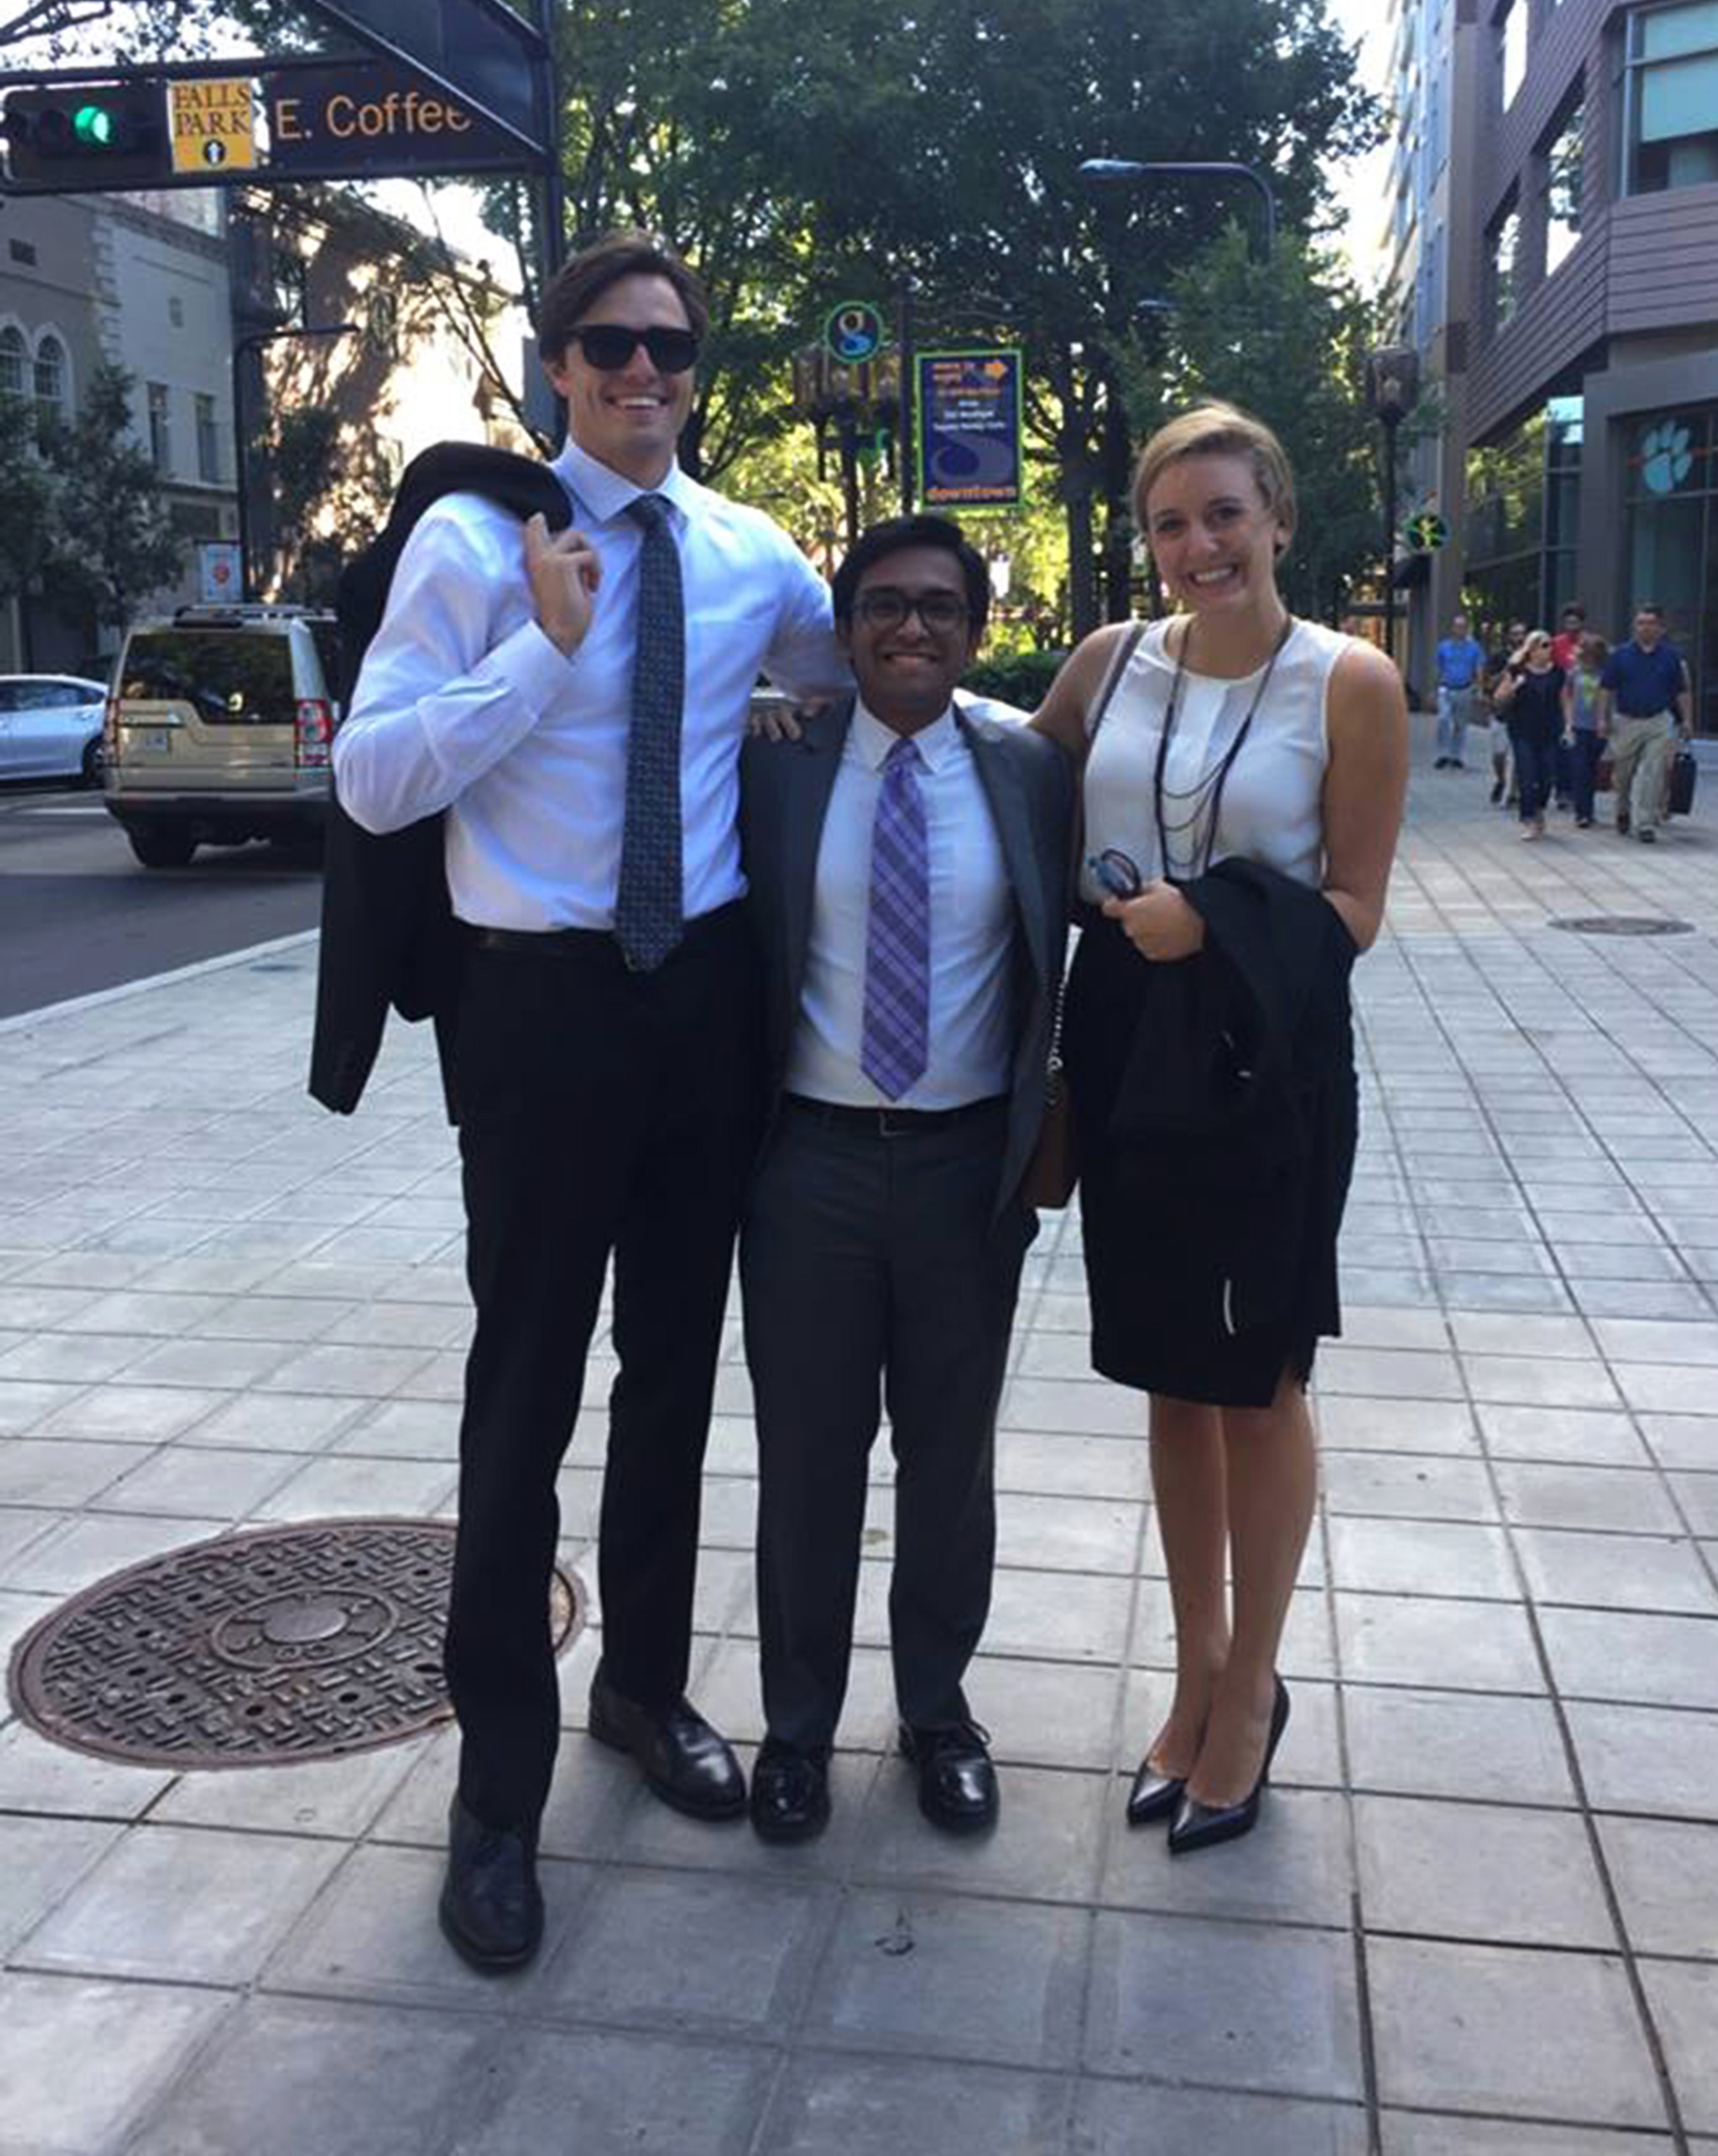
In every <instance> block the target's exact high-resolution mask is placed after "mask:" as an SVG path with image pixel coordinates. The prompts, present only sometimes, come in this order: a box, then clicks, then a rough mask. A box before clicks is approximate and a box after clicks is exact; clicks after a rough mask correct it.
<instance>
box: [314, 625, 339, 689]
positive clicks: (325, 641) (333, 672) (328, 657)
mask: <svg viewBox="0 0 1718 2156" xmlns="http://www.w3.org/2000/svg"><path fill="white" fill-rule="evenodd" d="M310 635H311V636H312V637H313V638H314V640H315V642H316V656H317V657H318V658H319V659H320V660H321V661H322V673H323V694H324V696H334V695H336V694H337V693H338V692H339V686H340V632H339V624H338V623H337V622H312V623H311V624H310Z"/></svg>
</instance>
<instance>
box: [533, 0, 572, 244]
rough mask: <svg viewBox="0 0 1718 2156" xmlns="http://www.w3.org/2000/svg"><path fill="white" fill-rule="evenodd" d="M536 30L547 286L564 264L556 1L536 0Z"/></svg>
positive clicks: (542, 238) (542, 231)
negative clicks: (543, 155) (543, 154)
mask: <svg viewBox="0 0 1718 2156" xmlns="http://www.w3.org/2000/svg"><path fill="white" fill-rule="evenodd" d="M535 11H536V29H537V35H538V36H539V37H540V38H542V40H543V46H544V52H543V58H542V60H541V62H540V63H539V68H538V76H537V96H538V98H539V100H540V101H541V104H542V108H543V111H542V124H543V140H544V143H546V144H547V147H548V157H547V161H546V162H545V164H544V168H543V182H542V186H541V188H540V189H539V191H538V203H539V205H540V206H539V221H540V226H541V229H540V231H539V233H538V234H537V275H538V277H539V278H540V279H541V280H542V283H543V285H544V286H547V285H548V284H549V282H550V279H551V278H552V277H553V276H554V274H555V272H556V271H557V270H558V269H559V268H560V266H561V264H563V263H564V262H565V260H566V181H565V175H564V173H563V172H562V169H561V67H560V62H559V60H558V59H557V58H556V55H555V24H554V15H555V0H536V10H535Z"/></svg>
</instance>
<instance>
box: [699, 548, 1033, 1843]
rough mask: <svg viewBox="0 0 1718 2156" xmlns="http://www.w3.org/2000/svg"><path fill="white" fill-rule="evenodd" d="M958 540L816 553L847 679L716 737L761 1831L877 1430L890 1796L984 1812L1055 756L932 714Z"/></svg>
mask: <svg viewBox="0 0 1718 2156" xmlns="http://www.w3.org/2000/svg"><path fill="white" fill-rule="evenodd" d="M988 602H989V581H988V575H987V569H986V566H985V563H984V561H983V559H982V558H981V557H980V555H979V554H978V553H977V552H976V551H975V550H974V549H973V548H972V547H971V546H970V545H969V544H968V543H967V542H966V541H965V540H964V539H963V538H962V536H961V534H960V530H959V527H958V526H957V525H956V524H954V523H951V522H950V521H949V520H947V519H946V518H942V517H936V516H920V517H901V518H897V519H894V520H892V521H890V522H888V523H886V524H878V525H874V526H873V527H872V529H871V530H870V531H868V532H867V533H866V534H865V535H863V537H861V539H860V540H859V542H858V544H857V545H856V546H855V547H853V549H852V550H851V551H850V552H849V554H848V556H847V558H846V560H845V561H844V562H843V563H842V565H841V567H840V569H839V571H838V572H837V573H836V580H835V611H836V628H837V631H838V633H839V635H840V637H841V640H842V642H843V644H844V645H845V647H846V648H847V650H848V652H849V655H850V656H851V660H852V665H853V674H854V678H855V680H856V681H857V683H858V689H859V693H858V697H857V699H854V698H852V697H848V698H847V699H845V700H844V701H842V702H840V703H837V704H834V705H831V706H830V707H829V708H828V709H827V710H825V711H822V712H820V713H819V714H818V715H817V716H816V717H815V718H814V719H813V720H812V722H811V724H810V725H809V726H808V727H807V729H806V732H805V735H804V737H803V739H802V740H800V741H799V742H797V743H795V744H793V745H792V746H776V745H775V744H773V743H770V742H766V741H761V740H760V741H756V742H753V743H751V744H750V745H749V746H747V748H746V762H745V787H744V808H743V828H744V833H745V840H746V874H747V877H748V879H749V881H750V885H751V895H750V900H749V903H750V905H751V907H752V910H753V912H754V915H755V916H756V919H757V921H758V926H759V929H760V933H761V941H762V942H763V945H764V948H765V951H766V954H767V987H768V1010H769V1053H770V1093H771V1103H772V1109H773V1123H772V1127H771V1132H770V1138H769V1143H768V1146H767V1149H766V1151H765V1153H764V1156H763V1161H762V1165H761V1170H760V1173H759V1177H758V1181H757V1184H756V1186H755V1188H754V1190H753V1192H752V1195H751V1197H750V1199H748V1201H747V1207H746V1224H745V1227H744V1229H743V1231H742V1236H741V1246H740V1277H741V1284H742V1288H743V1289H744V1293H745V1304H746V1360H747V1362H748V1363H749V1364H750V1365H751V1373H752V1383H753V1387H754V1390H755V1393H756V1397H757V1411H758V1450H759V1477H760V1480H759V1511H758V1613H759V1631H760V1635H761V1652H762V1665H763V1704H764V1713H765V1717H766V1720H767V1722H768V1725H769V1733H768V1736H767V1738H766V1739H765V1741H764V1744H763V1748H762V1750H761V1753H760V1754H759V1757H758V1763H757V1765H756V1767H755V1768H754V1770H753V1772H752V1789H751V1817H752V1823H753V1825H754V1827H755V1828H756V1829H757V1831H758V1832H759V1833H760V1834H761V1835H762V1836H763V1837H764V1838H765V1839H766V1840H771V1841H797V1840H803V1839H805V1838H806V1837H808V1836H810V1835H813V1834H816V1833H819V1832H821V1831H822V1828H823V1826H824V1825H825V1823H826V1822H827V1820H828V1817H829V1803H830V1797H829V1763H830V1749H831V1745H832V1743H833V1741H834V1738H835V1732H836V1721H837V1718H838V1717H839V1714H840V1711H841V1704H842V1698H843V1696H844V1694H845V1691H846V1687H847V1674H848V1662H849V1656H850V1652H851V1644H852V1628H853V1609H854V1601H855V1595H856V1591H857V1588H858V1584H859V1557H860V1538H861V1532H862V1529H863V1526H864V1518H865V1501H866V1481H867V1461H868V1458H869V1454H870V1448H871V1444H872V1441H873V1440H874V1439H875V1438H876V1435H877V1425H878V1412H879V1407H880V1400H881V1398H882V1397H886V1399H887V1401H888V1407H889V1414H890V1420H891V1423H892V1425H893V1428H892V1431H891V1437H892V1441H893V1447H894V1452H895V1458H896V1483H895V1529H894V1534H895V1551H894V1555H895V1561H894V1569H893V1574H892V1577H891V1582H890V1591H889V1633H890V1640H891V1645H892V1648H893V1654H894V1672H895V1696H896V1703H897V1707H898V1709H899V1712H900V1736H899V1742H900V1748H901V1750H902V1752H903V1753H904V1754H905V1756H907V1757H908V1758H909V1759H910V1760H911V1761H912V1765H913V1766H914V1768H915V1769H916V1772H917V1776H918V1800H919V1806H920V1809H921V1810H922V1811H923V1812H924V1814H925V1815H926V1817H927V1818H928V1819H929V1820H930V1821H931V1823H932V1824H933V1825H934V1826H938V1827H941V1828H943V1829H945V1830H948V1831H951V1832H966V1831H971V1830H974V1829H981V1828H983V1827H986V1826H987V1825H988V1824H989V1822H990V1821H991V1820H992V1819H993V1818H994V1817H996V1812H997V1787H996V1777H995V1773H994V1772H993V1770H992V1767H991V1763H990V1759H989V1756H988V1753H987V1746H986V1740H985V1733H984V1731H983V1730H982V1729H981V1728H980V1727H979V1726H978V1725H977V1724H976V1723H975V1722H974V1721H973V1719H972V1714H971V1712H970V1711H969V1709H968V1704H967V1698H966V1694H965V1692H964V1690H963V1688H962V1680H963V1679H964V1677H965V1674H966V1668H967V1665H968V1663H969V1661H970V1660H971V1658H972V1652H973V1650H974V1649H975V1647H976V1646H977V1644H978V1638H979V1635H980V1634H981V1632H982V1631H983V1629H984V1622H985V1617H986V1614H987V1610H988V1607H989V1601H990V1575H991V1567H992V1561H993V1559H994V1554H995V1542H996V1517H995V1498H994V1493H993V1476H992V1460H991V1455H992V1447H993V1441H994V1436H995V1426H996V1411H997V1406H998V1402H999V1400H1000V1398H1001V1394H1002V1371H1003V1364H1004V1360H1005V1357H1006V1354H1007V1347H1008V1334H1009V1328H1010V1325H1011V1323H1012V1321H1013V1318H1014V1306H1015V1297H1016V1293H1017V1288H1018V1285H1019V1277H1020V1261H1021V1259H1022V1258H1023V1257H1024V1256H1025V1253H1026V1247H1027V1244H1029V1243H1030V1242H1031V1241H1032V1234H1033V1232H1034V1230H1035V1228H1036V1219H1035V1216H1034V1214H1032V1210H1031V1208H1030V1207H1029V1206H1028V1205H1027V1203H1026V1201H1025V1199H1024V1198H1023V1197H1022V1194H1021V1184H1022V1179H1023V1177H1024V1175H1025V1172H1026V1168H1027V1166H1028V1163H1029V1162H1030V1160H1031V1157H1032V1148H1033V1144H1034V1141H1035V1140H1036V1138H1037V1135H1038V1127H1039V1123H1040V1121H1041V1119H1042V1116H1043V1112H1044V1082H1045V1067H1046V1063H1047V1059H1048V1051H1049V1045H1050V1032H1051V1020H1052V1014H1053V1012H1054V1009H1055V1001H1056V988H1057V984H1058V983H1059V982H1060V980H1061V978H1062V942H1063V935H1064V913H1065V902H1066V877H1067V845H1068V829H1067V826H1068V814H1069V807H1070V802H1071V798H1072V780H1071V776H1070V772H1069V769H1068V766H1067V763H1066V760H1065V759H1064V757H1063V755H1062V751H1061V750H1060V749H1059V748H1058V747H1056V746H1055V745H1054V744H1053V743H1052V742H1051V741H1050V740H1049V739H1048V737H1047V735H1044V734H1038V733H1031V732H1028V731H1026V729H1025V728H1023V727H1019V726H1009V725H1005V724H1002V723H999V722H998V721H996V720H994V719H990V718H987V717H985V716H980V715H978V714H974V713H971V712H961V711H957V708H956V706H955V703H954V701H953V698H954V691H955V686H956V684H957V682H958V680H959V679H960V676H961V674H962V672H963V671H965V669H966V667H967V666H968V664H969V663H970V662H971V660H972V656H973V655H974V653H975V652H976V651H977V649H978V643H979V639H980V638H981V636H982V635H983V633H984V626H985V616H986V612H987V608H988Z"/></svg>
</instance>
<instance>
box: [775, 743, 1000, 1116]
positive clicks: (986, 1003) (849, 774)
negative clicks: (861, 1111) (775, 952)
mask: <svg viewBox="0 0 1718 2156" xmlns="http://www.w3.org/2000/svg"><path fill="white" fill-rule="evenodd" d="M897 738H898V737H897V735H896V734H895V733H894V732H893V731H891V730H890V729H889V728H888V727H886V726H884V725H883V723H882V720H881V719H879V718H877V717H874V716H873V715H872V714H871V713H870V712H868V711H867V709H866V708H865V705H864V703H863V702H859V703H856V704H855V705H854V707H853V718H852V724H851V727H850V728H849V729H848V734H847V742H846V745H845V746H844V748H843V750H842V753H841V764H840V769H839V770H838V771H837V772H836V781H835V785H834V787H833V789H832V790H831V792H830V796H829V809H828V813H827V814H826V815H825V817H824V819H823V834H822V838H821V842H820V844H819V847H818V857H817V888H816V895H815V897H814V899H813V902H812V909H811V932H810V937H809V940H808V942H807V944H806V978H805V984H804V987H803V988H802V991H801V994H800V1004H799V1023H798V1025H797V1027H796V1028H795V1030H794V1035H793V1047H792V1051H791V1055H790V1056H789V1059H788V1076H787V1090H788V1091H789V1092H790V1093H804V1094H806V1095H807V1096H808V1097H809V1098H810V1099H812V1100H825V1101H836V1102H840V1103H842V1104H843V1105H845V1106H847V1107H850V1108H877V1107H885V1106H889V1105H891V1104H890V1103H889V1102H888V1100H887V1096H886V1095H885V1094H883V1093H882V1092H880V1091H879V1089H878V1088H877V1087H876V1086H875V1085H874V1084H873V1083H872V1082H871V1080H870V1079H869V1078H867V1076H866V1074H865V1072H864V1071H863V1070H862V1069H861V1067H860V1063H859V1053H860V1048H861V1044H862V1036H863V1033H864V1029H865V956H866V942H867V930H868V927H869V924H870V902H871V833H872V829H873V827H874V825H875V824H876V822H877V799H878V795H879V793H880V792H881V791H882V767H883V761H884V759H885V758H886V757H887V756H888V753H889V751H890V749H891V748H893V747H894V746H895V744H896V741H897ZM913 740H914V741H915V742H916V743H917V745H918V750H919V755H920V758H921V759H922V765H921V768H920V770H919V771H918V773H917V777H918V783H919V792H920V794H921V795H922V796H923V799H924V803H925V823H926V837H927V845H928V849H929V856H930V861H929V866H930V1012H929V1047H930V1062H929V1064H928V1066H927V1069H926V1071H925V1073H924V1075H923V1077H922V1078H919V1079H918V1080H917V1082H916V1083H915V1084H914V1085H912V1087H910V1088H909V1090H908V1091H907V1092H906V1093H903V1094H902V1095H901V1097H900V1099H899V1100H898V1101H897V1102H895V1103H893V1104H892V1105H894V1106H895V1107H897V1108H965V1107H966V1106H967V1105H968V1104H969V1103H971V1102H972V1101H978V1100H993V1099H994V1098H995V1097H996V1096H997V1095H998V1094H999V1093H1006V1092H1007V1091H1008V1087H1009V1083H1010V1078H1011V1075H1012V1063H1013V1056H1012V1052H1011V1050H1012V1043H1011V1039H1010V1035H1011V1033H1012V1030H1013V1029H1012V1023H1011V1016H1012V1014H1011V1009H1010V971H1009V959H1010V950H1011V945H1012V942H1013V936H1014V894H1013V891H1012V889H1011V887H1010V885H1009V882H1008V870H1007V867H1006V865H1005V864H1004V862H1003V860H1002V847H1001V845H1000V844H999V842H998V840H997V836H996V825H995V823H994V822H992V820H991V816H990V805H989V803H988V801H987V799H986V798H985V790H984V784H983V781H982V780H981V779H980V778H979V776H978V770H977V767H976V765H975V764H974V763H973V761H972V749H971V747H970V746H968V743H967V741H966V738H965V736H964V735H963V734H962V733H961V731H960V730H959V728H958V727H957V725H956V724H955V716H954V713H953V711H952V710H949V711H945V712H944V713H943V714H942V717H941V718H940V719H938V720H937V721H936V723H935V724H934V725H932V726H927V727H926V728H925V730H924V731H923V732H921V733H916V734H914V735H913Z"/></svg>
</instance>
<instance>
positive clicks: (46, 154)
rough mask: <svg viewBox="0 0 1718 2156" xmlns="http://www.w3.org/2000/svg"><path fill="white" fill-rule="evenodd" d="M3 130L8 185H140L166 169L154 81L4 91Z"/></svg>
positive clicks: (163, 107) (161, 100)
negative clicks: (5, 92)
mask: <svg viewBox="0 0 1718 2156" xmlns="http://www.w3.org/2000/svg"><path fill="white" fill-rule="evenodd" d="M3 128H4V133H5V136H6V171H7V179H8V183H9V184H10V185H11V186H13V187H15V188H27V189H32V190H42V191H48V192H52V193H55V194H78V193H81V192H91V191H99V190H100V189H102V188H130V187H146V186H148V184H149V183H150V182H151V181H152V180H160V179H165V178H166V177H167V176H168V174H169V173H170V172H171V170H172V167H173V156H172V150H171V146H170V144H169V143H168V139H167V92H166V88H165V86H164V85H163V84H162V83H95V84H72V85H70V86H68V87H62V86H60V85H58V84H55V85H54V86H53V87H52V88H41V89H34V90H8V92H7V94H6V101H5V106H4V120H3Z"/></svg>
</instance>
